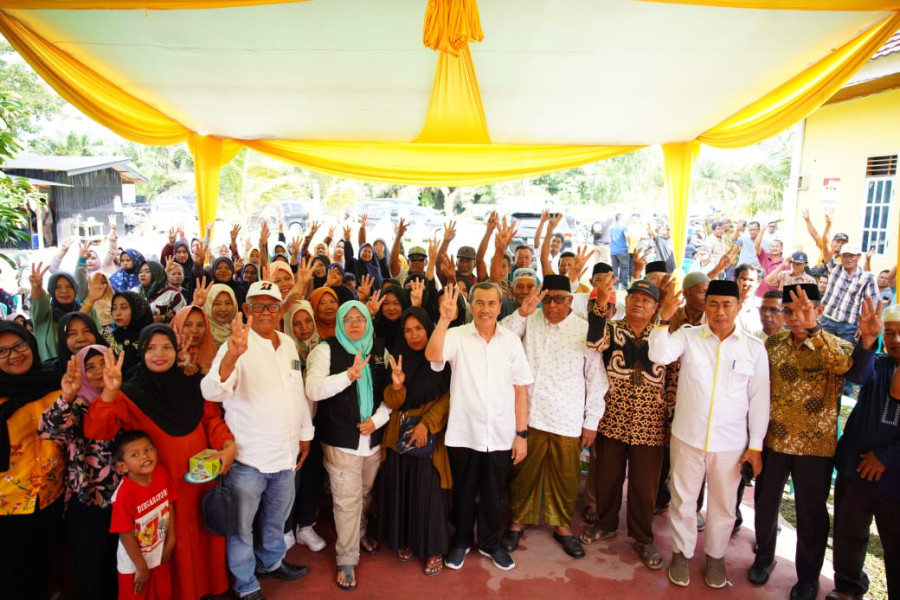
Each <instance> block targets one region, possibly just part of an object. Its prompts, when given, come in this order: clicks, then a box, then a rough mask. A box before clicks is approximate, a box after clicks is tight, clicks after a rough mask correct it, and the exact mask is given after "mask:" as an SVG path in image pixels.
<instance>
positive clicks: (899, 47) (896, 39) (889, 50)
mask: <svg viewBox="0 0 900 600" xmlns="http://www.w3.org/2000/svg"><path fill="white" fill-rule="evenodd" d="M894 52H900V31H898V32H897V33H895V34H894V35H893V36H892V37H891V39H889V40H888V41H887V43H886V44H885V45H884V46H882V47H881V48H880V49H879V50H878V52H876V53H875V54H873V55H872V58H871V60H875V59H876V58H881V57H882V56H887V55H888V54H893V53H894Z"/></svg>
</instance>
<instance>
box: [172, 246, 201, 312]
mask: <svg viewBox="0 0 900 600" xmlns="http://www.w3.org/2000/svg"><path fill="white" fill-rule="evenodd" d="M178 246H184V248H185V250H187V260H186V261H184V262H179V261H178V259H177V258H175V252H177V251H178ZM172 260H174V261H175V262H177V263H178V264H179V265H181V268H182V269H184V281H182V282H181V287H182V288H183V289H185V290H187V293H188V295H187V297H186V299H187V301H188V302H190V301H191V300H193V299H194V289H196V287H197V281H196V280H195V279H194V259H193V257H192V256H191V246H190V245H189V244H188V243H187V242H186V241H184V240H178V241H177V242H175V245H174V246H172Z"/></svg>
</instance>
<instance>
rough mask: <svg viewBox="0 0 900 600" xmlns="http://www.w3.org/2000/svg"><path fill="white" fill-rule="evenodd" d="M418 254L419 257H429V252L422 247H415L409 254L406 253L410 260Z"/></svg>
mask: <svg viewBox="0 0 900 600" xmlns="http://www.w3.org/2000/svg"><path fill="white" fill-rule="evenodd" d="M417 254H418V255H419V256H424V257H426V258H427V257H428V252H426V251H425V248H423V247H422V246H413V247H412V248H410V249H409V252H407V253H406V256H407V258H408V257H410V256H415V255H417Z"/></svg>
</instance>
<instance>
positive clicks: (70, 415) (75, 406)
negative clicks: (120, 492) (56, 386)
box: [38, 395, 120, 508]
mask: <svg viewBox="0 0 900 600" xmlns="http://www.w3.org/2000/svg"><path fill="white" fill-rule="evenodd" d="M88 407H89V404H88V402H87V401H86V400H85V399H84V398H81V397H78V398H76V399H75V400H74V401H73V402H72V403H71V404H70V403H68V402H66V401H65V400H63V398H62V395H60V397H59V398H58V399H57V400H56V402H54V403H53V404H52V405H50V407H49V408H47V410H45V411H44V414H43V415H42V416H41V421H40V424H39V425H38V433H39V434H40V436H41V437H42V438H44V439H49V440H54V441H56V442H60V443H61V444H63V445H64V446H63V449H64V450H63V451H64V452H65V454H66V458H67V459H68V466H67V473H66V475H67V476H66V497H65V501H66V504H68V503H69V501H70V499H71V498H72V497H75V498H77V499H78V501H79V502H81V503H82V504H85V505H88V506H98V507H100V508H110V506H111V501H110V499H111V498H112V495H113V492H115V491H116V487H118V485H119V479H120V478H119V475H118V474H117V473H116V470H115V461H114V460H113V458H112V454H111V453H110V449H111V447H112V441H110V440H92V439H85V437H84V430H83V429H82V422H83V421H84V415H85V414H86V413H87V411H88Z"/></svg>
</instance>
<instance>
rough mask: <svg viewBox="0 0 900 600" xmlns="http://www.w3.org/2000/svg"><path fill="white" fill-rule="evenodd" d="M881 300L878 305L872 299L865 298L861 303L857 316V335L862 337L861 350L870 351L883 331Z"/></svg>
mask: <svg viewBox="0 0 900 600" xmlns="http://www.w3.org/2000/svg"><path fill="white" fill-rule="evenodd" d="M881 307H882V302H881V300H879V301H878V304H876V303H875V301H874V300H872V298H865V299H863V302H862V310H861V311H860V314H859V333H860V335H861V336H862V339H860V343H861V344H862V346H863V348H866V349H871V348H873V347H874V346H875V343H876V342H877V341H878V336H879V334H881V332H882V330H883V329H884V323H883V322H882V320H881Z"/></svg>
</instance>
